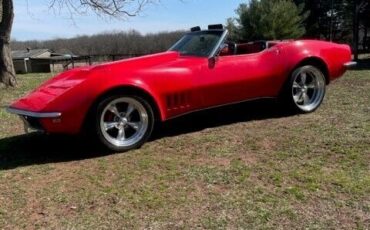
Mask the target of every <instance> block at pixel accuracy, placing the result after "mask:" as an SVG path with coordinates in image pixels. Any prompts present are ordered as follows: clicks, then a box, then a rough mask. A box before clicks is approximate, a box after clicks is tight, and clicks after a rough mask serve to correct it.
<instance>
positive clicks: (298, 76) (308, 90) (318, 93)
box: [280, 65, 326, 113]
mask: <svg viewBox="0 0 370 230" xmlns="http://www.w3.org/2000/svg"><path fill="white" fill-rule="evenodd" d="M304 76H305V77H304ZM303 81H304V82H303ZM325 93H326V79H325V75H324V73H323V72H322V71H321V70H320V69H319V68H317V67H316V66H313V65H304V66H300V67H298V68H296V69H295V70H294V71H293V72H292V74H291V76H290V77H289V79H288V80H287V82H286V84H285V86H284V89H283V90H282V95H281V97H280V99H281V100H282V102H283V104H284V105H285V108H287V109H289V111H290V112H293V113H312V112H314V111H315V110H317V109H318V108H319V107H320V105H321V103H322V101H323V100H324V97H325Z"/></svg>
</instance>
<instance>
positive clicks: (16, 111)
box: [6, 107, 62, 118]
mask: <svg viewBox="0 0 370 230" xmlns="http://www.w3.org/2000/svg"><path fill="white" fill-rule="evenodd" d="M6 110H7V111H8V112H9V113H13V114H17V115H20V116H27V117H35V118H58V117H60V116H62V113H59V112H53V113H39V112H31V111H26V110H21V109H14V108H11V107H8V108H7V109H6Z"/></svg>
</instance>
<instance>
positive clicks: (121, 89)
mask: <svg viewBox="0 0 370 230" xmlns="http://www.w3.org/2000/svg"><path fill="white" fill-rule="evenodd" d="M117 94H127V95H136V96H140V97H142V98H143V99H145V100H146V101H147V102H148V103H149V104H150V106H151V107H152V109H153V113H154V119H155V121H161V120H162V113H161V110H160V107H159V104H158V103H157V101H156V100H155V98H154V97H153V96H152V95H151V94H150V93H149V92H148V91H146V90H144V89H142V88H140V87H137V86H131V85H121V86H116V87H113V88H110V89H107V90H105V91H104V92H103V93H101V94H100V95H99V96H98V97H97V98H96V99H95V100H94V101H93V103H92V104H91V105H90V107H89V109H88V112H87V114H86V116H85V119H84V121H83V127H82V129H83V130H85V131H86V130H88V124H89V123H90V121H91V119H92V118H93V114H94V113H95V110H96V108H97V106H98V103H99V102H100V101H102V100H103V99H104V98H106V97H109V96H113V95H117Z"/></svg>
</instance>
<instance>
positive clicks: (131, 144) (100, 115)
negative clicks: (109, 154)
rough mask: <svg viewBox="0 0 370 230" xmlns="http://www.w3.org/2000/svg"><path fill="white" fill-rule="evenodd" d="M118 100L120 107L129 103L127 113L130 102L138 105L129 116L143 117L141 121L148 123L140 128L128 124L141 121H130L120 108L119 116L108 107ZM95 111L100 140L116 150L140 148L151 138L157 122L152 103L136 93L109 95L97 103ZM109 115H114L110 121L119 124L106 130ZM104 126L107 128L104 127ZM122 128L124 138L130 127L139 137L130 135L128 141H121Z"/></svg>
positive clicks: (96, 131)
mask: <svg viewBox="0 0 370 230" xmlns="http://www.w3.org/2000/svg"><path fill="white" fill-rule="evenodd" d="M116 102H117V104H116V108H118V107H120V106H125V104H127V108H126V113H128V107H129V105H130V103H133V104H132V107H135V106H136V107H138V108H136V107H135V110H134V111H133V112H131V113H132V114H130V115H129V116H135V118H137V117H139V118H140V119H142V120H141V122H142V123H143V124H144V123H145V124H146V125H143V127H141V126H140V128H138V127H139V125H137V126H135V128H134V125H132V126H129V125H128V124H129V123H136V124H139V123H140V122H139V121H137V122H133V121H132V122H130V121H129V118H127V119H126V118H124V116H126V115H125V112H124V111H120V109H119V108H118V109H117V111H118V112H119V113H120V114H121V115H122V116H120V117H118V116H117V115H115V114H114V113H113V112H111V110H110V109H108V107H109V106H110V107H111V104H112V103H116ZM95 111H96V112H95V116H94V118H95V119H94V127H95V130H94V131H95V133H96V136H97V138H98V140H99V141H100V142H101V143H102V144H103V145H104V146H105V147H107V148H108V149H110V150H112V151H114V152H125V151H129V150H132V149H137V148H140V147H141V146H142V145H143V144H144V143H145V142H146V141H147V140H148V139H149V138H150V136H151V134H152V132H153V128H154V123H155V117H154V112H153V108H152V107H151V105H150V104H149V103H148V102H147V101H146V100H145V99H143V98H142V97H140V96H135V95H113V96H108V97H106V98H105V99H103V100H101V101H100V102H99V103H98V104H97V107H96V110H95ZM139 111H140V112H139ZM109 113H111V114H109ZM107 114H108V115H107ZM107 116H109V117H111V116H112V117H113V120H112V121H109V122H110V123H112V124H113V123H117V125H116V126H115V127H113V128H111V129H109V130H105V131H104V130H103V129H106V127H108V125H105V124H108V123H109V122H108V121H107V122H105V119H106V118H107ZM142 116H143V117H142ZM124 119H126V121H124ZM118 123H119V124H118ZM103 124H104V125H103ZM103 126H104V127H105V128H103ZM117 126H118V127H117ZM144 126H145V127H144ZM109 127H110V126H109ZM136 128H137V130H136ZM122 129H123V130H124V131H123V138H125V135H127V131H128V129H130V132H134V134H133V136H134V135H137V138H134V137H129V138H127V141H126V140H121V142H120V141H119V139H120V138H119V137H120V134H122V133H121V130H122ZM131 129H132V130H131ZM115 130H117V137H116V138H115V137H114V136H115V133H114V132H115ZM110 132H111V133H110ZM135 132H137V133H138V134H136V133H135ZM121 136H122V135H121ZM130 138H132V140H130ZM115 139H116V141H115ZM129 140H130V141H129ZM126 142H127V143H126Z"/></svg>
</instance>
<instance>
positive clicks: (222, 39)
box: [168, 29, 228, 58]
mask: <svg viewBox="0 0 370 230" xmlns="http://www.w3.org/2000/svg"><path fill="white" fill-rule="evenodd" d="M207 32H222V34H221V37H220V39H219V40H218V42H217V43H216V45H215V46H214V48H213V49H212V51H211V53H210V54H209V55H208V57H207V56H196V55H186V56H190V57H207V58H213V57H215V56H216V55H217V54H218V53H219V52H220V48H221V45H222V44H223V43H224V42H225V40H226V37H227V35H228V30H227V29H223V30H202V31H195V32H189V33H186V34H185V35H184V36H183V37H181V39H180V40H178V41H177V42H176V43H175V44H174V45H173V46H172V47H171V48H170V49H169V50H168V51H177V50H175V48H176V47H177V46H178V45H179V44H180V43H181V42H182V40H183V39H184V38H185V36H187V35H189V34H204V33H207ZM183 56H185V55H183Z"/></svg>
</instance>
